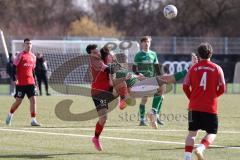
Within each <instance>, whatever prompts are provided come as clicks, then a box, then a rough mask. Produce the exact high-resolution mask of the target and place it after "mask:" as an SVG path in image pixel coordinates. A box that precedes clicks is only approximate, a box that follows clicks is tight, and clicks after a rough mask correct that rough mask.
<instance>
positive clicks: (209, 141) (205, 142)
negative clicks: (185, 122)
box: [194, 134, 216, 160]
mask: <svg viewBox="0 0 240 160" xmlns="http://www.w3.org/2000/svg"><path fill="white" fill-rule="evenodd" d="M215 138H216V134H206V135H205V137H203V139H202V141H201V143H200V144H199V145H198V147H197V148H196V149H195V151H194V153H195V154H196V156H197V158H198V160H204V156H203V152H204V150H205V149H207V148H208V147H209V145H210V144H212V143H213V141H214V140H215Z"/></svg>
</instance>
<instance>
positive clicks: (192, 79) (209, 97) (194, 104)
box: [183, 43, 226, 160]
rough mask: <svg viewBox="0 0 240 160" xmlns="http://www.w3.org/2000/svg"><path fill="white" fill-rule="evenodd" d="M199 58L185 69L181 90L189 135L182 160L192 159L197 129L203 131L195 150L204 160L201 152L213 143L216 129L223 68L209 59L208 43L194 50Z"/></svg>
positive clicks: (222, 88)
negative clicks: (184, 99)
mask: <svg viewBox="0 0 240 160" xmlns="http://www.w3.org/2000/svg"><path fill="white" fill-rule="evenodd" d="M197 52H198V56H199V58H200V61H199V62H198V63H197V64H195V65H194V66H192V67H191V68H190V70H189V71H188V74H187V76H186V77H185V80H184V83H183V90H184V92H185V94H186V96H187V97H188V99H189V105H188V109H189V113H188V127H189V128H188V130H189V133H188V136H187V138H186V141H185V154H184V160H191V159H192V157H191V156H192V151H193V147H194V142H195V138H196V136H197V133H198V130H199V129H201V130H204V131H206V135H205V136H204V137H203V138H202V140H201V143H200V145H199V146H198V147H197V148H196V150H195V151H194V152H195V154H196V156H197V158H198V160H203V159H204V156H203V151H204V150H205V149H207V148H208V146H209V145H210V144H212V143H213V141H214V139H215V138H216V134H217V130H218V116H217V114H218V112H217V101H218V97H219V96H220V95H222V94H223V93H224V91H225V88H226V87H225V80H224V74H223V71H222V68H221V67H220V66H218V65H217V64H215V63H213V62H211V61H210V58H211V57H212V53H213V49H212V46H211V45H210V44H209V43H201V44H200V46H199V47H198V49H197Z"/></svg>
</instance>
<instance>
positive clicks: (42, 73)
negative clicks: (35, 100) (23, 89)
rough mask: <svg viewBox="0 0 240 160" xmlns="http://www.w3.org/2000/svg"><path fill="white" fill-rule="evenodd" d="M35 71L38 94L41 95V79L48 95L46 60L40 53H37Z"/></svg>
mask: <svg viewBox="0 0 240 160" xmlns="http://www.w3.org/2000/svg"><path fill="white" fill-rule="evenodd" d="M35 73H36V76H37V83H38V87H39V93H40V95H42V87H41V84H42V81H43V83H44V85H45V89H46V95H47V96H50V95H51V94H50V93H49V92H48V78H47V62H46V61H45V59H44V57H43V54H42V53H38V54H37V61H36V68H35Z"/></svg>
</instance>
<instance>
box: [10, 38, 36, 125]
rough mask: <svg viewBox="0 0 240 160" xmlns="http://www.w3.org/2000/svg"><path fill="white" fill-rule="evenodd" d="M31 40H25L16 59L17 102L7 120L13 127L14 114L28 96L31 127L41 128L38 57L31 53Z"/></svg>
mask: <svg viewBox="0 0 240 160" xmlns="http://www.w3.org/2000/svg"><path fill="white" fill-rule="evenodd" d="M31 49H32V43H31V40H30V39H28V38H26V39H24V50H23V51H22V52H21V53H19V54H18V55H17V57H16V58H15V59H14V62H13V63H14V66H15V69H16V72H15V74H16V75H15V76H14V81H15V83H16V93H15V95H14V97H15V102H14V103H13V104H12V106H11V109H10V112H9V113H8V116H7V118H6V124H7V125H11V121H12V118H13V114H14V112H15V111H16V110H17V108H18V107H19V106H20V104H21V103H22V100H23V98H24V96H25V94H26V95H27V97H28V99H29V101H30V112H31V117H32V120H31V125H32V126H40V124H39V123H38V122H37V120H36V88H35V76H34V68H35V65H36V56H35V55H34V54H33V53H32V52H31Z"/></svg>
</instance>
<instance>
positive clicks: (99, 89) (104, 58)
mask: <svg viewBox="0 0 240 160" xmlns="http://www.w3.org/2000/svg"><path fill="white" fill-rule="evenodd" d="M86 51H87V53H88V54H89V55H90V69H91V74H92V78H93V81H92V85H91V88H92V89H91V94H92V99H93V102H94V104H95V106H96V110H97V112H98V115H99V120H98V122H97V124H96V128H95V136H94V137H93V138H92V142H93V144H94V146H95V148H96V149H97V150H98V151H102V145H101V143H100V141H99V136H100V134H101V133H102V130H103V128H104V125H105V123H106V121H107V110H108V104H109V103H110V102H111V101H113V100H114V99H116V98H117V97H118V96H114V95H113V93H112V92H113V85H112V81H111V79H110V76H109V74H111V69H110V68H109V66H108V65H107V64H108V63H109V60H110V59H111V57H109V56H110V55H104V50H103V49H101V50H100V51H101V52H100V51H99V50H98V48H97V45H95V44H90V45H88V46H87V48H86ZM102 53H103V54H102Z"/></svg>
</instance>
